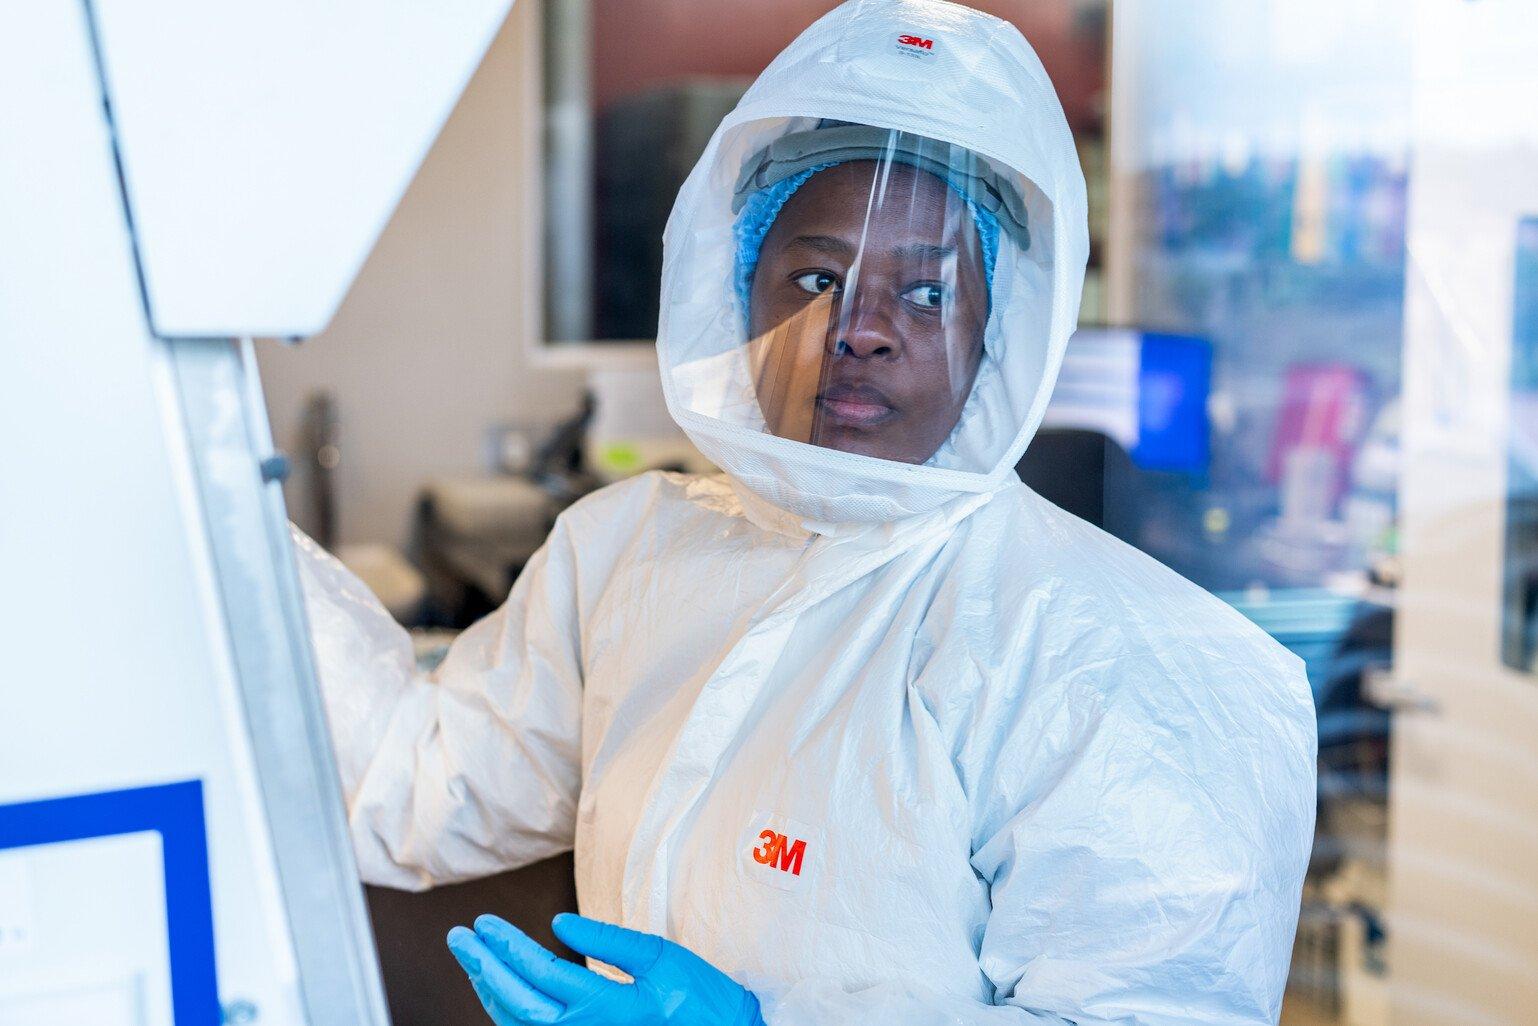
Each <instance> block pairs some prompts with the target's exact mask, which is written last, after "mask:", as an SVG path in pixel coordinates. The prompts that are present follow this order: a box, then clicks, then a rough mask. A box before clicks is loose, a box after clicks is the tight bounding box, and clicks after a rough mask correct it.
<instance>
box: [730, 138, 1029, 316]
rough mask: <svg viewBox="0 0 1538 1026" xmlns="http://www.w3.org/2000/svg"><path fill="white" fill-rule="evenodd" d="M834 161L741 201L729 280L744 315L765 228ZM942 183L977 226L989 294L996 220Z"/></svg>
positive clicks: (955, 187) (996, 252) (996, 243)
mask: <svg viewBox="0 0 1538 1026" xmlns="http://www.w3.org/2000/svg"><path fill="white" fill-rule="evenodd" d="M836 163H838V162H837V161H834V162H833V163H828V164H818V165H817V166H816V167H809V168H807V169H806V170H805V171H802V172H801V173H799V174H795V175H791V176H790V177H789V178H786V179H783V180H781V181H778V182H775V183H774V184H773V185H771V186H768V187H767V188H764V189H760V190H759V191H758V192H755V193H753V195H751V196H749V197H748V198H747V201H746V202H745V203H743V205H742V213H740V214H738V215H737V224H736V225H735V227H734V229H733V231H734V232H735V235H736V239H737V266H736V273H735V275H734V278H733V281H734V283H735V285H736V290H737V301H738V303H740V304H741V306H742V313H743V317H744V318H746V317H747V311H748V294H749V293H750V292H751V291H752V288H753V272H754V271H755V270H757V269H758V254H759V250H760V249H761V248H762V247H763V245H764V238H765V237H766V236H767V235H768V234H769V229H770V228H772V227H774V220H775V218H777V217H779V216H780V211H781V210H782V209H784V207H785V203H786V201H788V200H789V199H790V198H791V196H793V195H795V192H796V190H797V189H799V188H801V186H803V185H805V184H806V180H807V179H808V178H811V177H812V176H813V175H815V174H816V173H817V172H819V171H826V170H827V169H828V168H830V167H833V166H834V164H836ZM946 184H947V185H949V186H950V187H951V188H952V189H953V190H955V192H956V194H957V195H958V196H960V197H961V198H962V200H963V202H965V203H966V205H967V211H968V212H969V213H971V215H972V223H973V224H975V225H976V226H977V238H978V242H979V243H980V245H981V247H982V251H983V277H984V280H986V281H987V283H988V290H989V292H990V293H991V292H992V291H993V268H994V265H995V264H996V263H997V262H998V259H999V220H998V218H997V217H995V216H994V215H993V214H991V213H989V212H988V211H986V210H984V209H983V208H982V207H980V206H978V205H977V204H976V203H974V202H972V200H971V199H970V198H969V197H968V196H967V195H966V193H965V192H963V191H962V190H961V188H960V187H959V186H958V185H957V184H956V183H955V182H946Z"/></svg>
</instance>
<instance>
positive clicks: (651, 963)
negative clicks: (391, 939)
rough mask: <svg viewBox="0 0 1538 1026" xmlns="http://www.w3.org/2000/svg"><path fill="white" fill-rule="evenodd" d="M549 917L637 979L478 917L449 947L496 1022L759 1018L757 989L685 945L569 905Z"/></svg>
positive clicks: (741, 1023) (699, 1022)
mask: <svg viewBox="0 0 1538 1026" xmlns="http://www.w3.org/2000/svg"><path fill="white" fill-rule="evenodd" d="M551 925H552V927H553V928H554V929H555V935H556V936H557V937H559V938H560V939H561V943H563V944H565V945H566V946H567V947H569V948H571V949H572V950H573V951H578V952H580V953H582V954H583V955H587V956H589V957H591V958H595V959H598V960H599V961H601V962H606V963H608V964H609V965H613V966H617V967H618V968H620V969H623V970H624V971H625V972H627V973H629V974H630V975H631V976H632V977H633V978H634V981H635V982H634V983H616V982H615V981H613V980H610V979H606V978H605V977H602V976H599V975H598V974H597V973H595V972H592V971H591V970H589V969H587V968H585V967H584V966H579V965H576V964H574V963H571V962H568V961H566V960H565V959H563V958H559V957H557V956H556V955H555V954H554V953H552V952H550V951H548V950H546V949H545V948H544V947H541V946H540V945H539V944H538V943H536V942H535V941H534V940H532V939H531V938H530V937H529V936H528V935H527V934H525V933H524V932H523V931H522V930H519V929H518V928H517V927H516V926H513V925H512V924H511V923H508V922H506V921H504V920H502V919H498V918H497V917H496V916H490V915H486V916H481V917H480V918H478V919H477V920H476V921H475V929H474V930H473V931H472V930H470V929H467V928H466V927H463V926H456V927H454V929H452V930H450V931H449V938H448V940H449V950H451V951H452V952H453V953H454V957H455V958H457V959H458V960H459V964H460V966H462V967H463V968H464V970H465V972H466V973H467V974H469V977H470V984H471V985H472V986H473V987H474V988H475V993H476V995H477V996H479V997H480V999H481V1004H482V1006H484V1007H485V1009H486V1013H487V1014H488V1015H490V1016H491V1018H492V1021H493V1022H495V1023H497V1026H532V1024H543V1026H598V1024H600V1023H604V1024H612V1026H763V1022H764V1020H763V1017H762V1015H761V1014H760V1013H759V1008H758V999H757V998H756V997H754V996H753V993H752V992H751V991H749V990H748V989H747V988H745V987H743V986H742V985H741V984H739V983H737V982H736V981H735V980H733V979H732V978H731V977H729V976H727V975H726V974H725V973H723V972H721V971H720V970H719V969H717V968H715V967H714V966H712V965H711V964H710V963H709V962H706V961H705V960H704V959H702V958H700V957H699V956H698V955H696V954H694V953H693V952H692V951H690V950H688V949H687V948H684V947H681V946H679V945H677V944H674V943H673V942H672V941H669V940H664V939H663V938H661V937H657V936H654V935H652V934H649V933H637V932H636V931H634V930H626V929H624V928H622V927H619V926H613V925H610V924H608V923H600V922H598V921H596V920H593V919H587V918H585V917H583V916H579V915H572V914H570V913H565V914H562V915H558V916H556V917H555V920H554V921H553V922H552V923H551Z"/></svg>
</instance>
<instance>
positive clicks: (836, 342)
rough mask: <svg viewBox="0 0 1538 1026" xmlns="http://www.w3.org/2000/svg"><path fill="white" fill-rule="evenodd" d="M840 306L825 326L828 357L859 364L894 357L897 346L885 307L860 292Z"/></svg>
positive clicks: (898, 345)
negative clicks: (854, 359)
mask: <svg viewBox="0 0 1538 1026" xmlns="http://www.w3.org/2000/svg"><path fill="white" fill-rule="evenodd" d="M841 306H842V308H841V309H840V310H839V311H838V316H835V317H834V318H833V321H832V323H831V324H830V325H829V327H830V328H831V329H832V330H830V331H829V332H828V352H829V353H831V354H832V355H833V356H852V357H854V358H856V359H860V360H865V359H870V358H873V357H881V356H895V355H897V353H898V352H899V351H900V349H901V345H900V342H899V340H898V338H897V332H896V331H895V330H894V327H895V326H894V325H893V324H892V318H891V315H890V310H889V309H888V308H887V305H886V304H884V303H882V302H880V301H879V300H878V299H876V298H875V297H873V296H871V295H870V294H869V293H866V292H863V290H862V291H857V292H856V293H855V294H854V295H853V296H850V297H848V298H847V299H846V300H845V302H844V303H843V304H841Z"/></svg>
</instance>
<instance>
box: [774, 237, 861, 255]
mask: <svg viewBox="0 0 1538 1026" xmlns="http://www.w3.org/2000/svg"><path fill="white" fill-rule="evenodd" d="M791 246H805V247H806V248H807V249H813V250H816V251H817V252H819V253H822V254H825V255H827V256H832V257H842V258H844V259H846V260H847V259H848V258H850V257H851V256H853V255H854V247H853V246H852V245H850V244H849V242H848V241H847V240H845V239H841V238H839V237H838V236H836V235H797V236H796V237H795V238H793V239H791V240H790V242H788V243H786V248H787V249H788V248H790V247H791Z"/></svg>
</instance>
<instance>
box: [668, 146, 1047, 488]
mask: <svg viewBox="0 0 1538 1026" xmlns="http://www.w3.org/2000/svg"><path fill="white" fill-rule="evenodd" d="M723 184H724V183H723ZM731 214H732V225H733V228H732V231H733V241H734V243H735V253H734V255H733V256H734V259H733V267H732V276H733V278H732V281H733V291H734V292H735V296H734V300H735V306H736V309H735V311H734V312H735V316H736V320H737V327H738V334H737V338H738V340H739V341H740V343H741V344H740V345H739V346H738V347H737V348H735V349H734V350H731V351H729V352H727V353H723V354H721V355H720V357H719V358H718V359H716V360H714V361H702V362H701V364H700V365H698V366H696V367H694V368H692V369H688V368H686V369H684V371H685V373H686V374H688V373H692V374H693V375H694V378H693V380H691V381H690V382H689V385H690V394H691V395H693V396H696V397H706V396H709V397H713V398H714V401H710V402H707V403H706V405H708V406H710V407H713V408H712V409H711V410H710V412H711V413H712V414H713V415H716V416H720V417H725V418H727V419H734V420H736V422H737V423H739V424H741V425H742V426H747V427H755V428H758V429H760V430H763V431H766V432H769V433H771V434H774V435H777V436H779V437H781V438H785V439H789V440H792V441H796V442H803V443H807V444H810V445H816V446H822V447H825V448H829V449H837V450H841V451H844V452H850V453H857V454H861V455H866V456H873V457H877V458H880V459H885V460H893V461H898V462H903V463H912V464H922V463H925V462H926V461H929V460H930V459H931V457H933V456H934V455H935V454H936V452H937V451H938V450H939V449H940V448H941V447H942V446H943V445H944V444H945V443H946V441H947V439H948V438H950V436H951V434H952V432H953V431H954V430H955V428H956V426H957V424H958V422H959V421H960V420H961V418H962V415H963V411H964V410H965V408H966V406H967V402H968V399H969V396H970V395H971V393H972V390H973V386H974V382H975V381H976V380H977V377H978V373H979V368H980V366H981V365H982V363H983V360H984V357H985V347H984V340H985V335H986V333H987V329H988V324H989V315H990V310H991V308H992V305H993V302H994V295H993V286H994V282H993V279H994V275H995V270H996V264H997V263H998V255H999V252H1000V245H1001V239H1002V238H1004V237H1006V236H1007V237H1008V239H1009V240H1010V242H1012V243H1013V245H1014V246H1016V247H1019V248H1020V249H1021V250H1024V249H1025V248H1027V247H1028V246H1029V233H1028V231H1027V228H1026V213H1025V207H1024V203H1023V201H1022V200H1021V198H1020V194H1019V192H1018V190H1016V189H1014V188H1013V187H1012V185H1011V182H1010V179H1009V177H1008V176H1007V175H1002V174H999V173H996V172H995V171H994V170H993V168H992V167H991V166H990V165H989V164H988V162H987V161H985V160H984V159H982V158H980V157H977V156H976V155H974V154H973V153H971V152H970V151H968V150H966V149H963V148H961V147H957V146H953V145H951V144H949V143H944V142H940V141H937V140H934V139H929V138H926V137H923V136H919V135H915V134H912V133H905V132H897V131H891V130H887V129H879V128H873V127H869V126H865V125H853V124H847V123H830V122H823V123H821V124H818V125H817V126H816V127H812V128H807V129H804V130H801V131H792V132H790V133H788V134H785V135H782V136H780V137H779V138H776V139H774V140H773V141H772V142H769V143H768V144H767V145H763V146H761V147H759V148H757V149H756V150H754V151H752V152H750V153H747V154H746V157H745V160H744V161H743V162H742V163H741V164H740V171H739V173H738V175H737V179H736V182H735V187H734V188H733V190H732V194H731ZM702 373H703V374H704V375H705V376H706V377H708V378H709V380H708V381H707V380H701V374H702Z"/></svg>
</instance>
